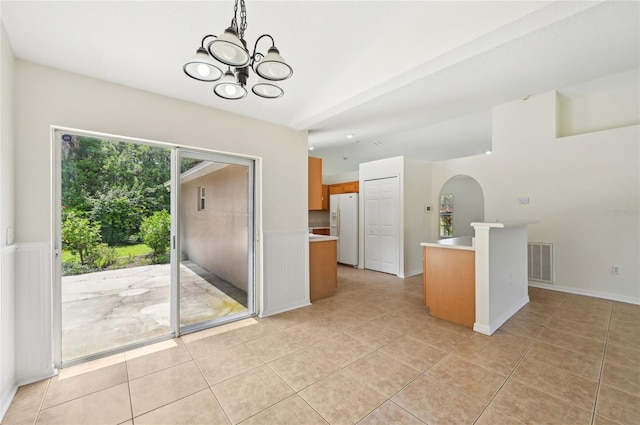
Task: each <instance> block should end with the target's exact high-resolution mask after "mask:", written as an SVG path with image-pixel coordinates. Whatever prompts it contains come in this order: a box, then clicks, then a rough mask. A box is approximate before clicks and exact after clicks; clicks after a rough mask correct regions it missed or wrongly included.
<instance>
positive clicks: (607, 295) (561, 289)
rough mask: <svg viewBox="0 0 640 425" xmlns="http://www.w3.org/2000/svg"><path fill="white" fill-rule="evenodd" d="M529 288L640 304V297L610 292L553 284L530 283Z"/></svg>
mask: <svg viewBox="0 0 640 425" xmlns="http://www.w3.org/2000/svg"><path fill="white" fill-rule="evenodd" d="M529 286H531V287H534V288H541V289H548V290H550V291H558V292H566V293H568V294H576V295H585V296H587V297H595V298H604V299H605V300H612V301H620V302H623V303H629V304H639V305H640V297H627V296H625V295H618V294H612V293H610V292H600V291H591V290H589V289H580V288H573V287H570V286H562V285H556V284H551V283H541V282H534V281H531V280H530V281H529Z"/></svg>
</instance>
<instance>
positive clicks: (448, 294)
mask: <svg viewBox="0 0 640 425" xmlns="http://www.w3.org/2000/svg"><path fill="white" fill-rule="evenodd" d="M423 264H424V266H423V270H424V273H423V275H422V277H423V285H424V286H423V296H424V303H425V305H427V306H428V307H429V314H430V315H431V316H433V317H438V318H440V319H444V320H448V321H449V322H453V323H457V324H459V325H462V326H466V327H468V328H472V329H473V324H474V323H475V319H476V280H475V279H476V277H475V251H470V250H461V249H450V248H433V247H424V249H423Z"/></svg>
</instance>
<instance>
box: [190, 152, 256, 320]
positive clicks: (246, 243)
mask: <svg viewBox="0 0 640 425" xmlns="http://www.w3.org/2000/svg"><path fill="white" fill-rule="evenodd" d="M179 186H180V196H179V216H178V217H179V223H180V224H179V234H180V244H179V247H180V269H179V283H180V325H181V327H182V329H181V331H182V332H184V331H190V330H194V329H200V328H203V327H208V326H211V325H213V324H217V323H222V322H227V321H229V320H233V319H235V318H237V317H239V316H246V315H247V314H251V313H253V309H252V305H253V299H252V294H253V290H252V289H253V288H252V287H253V240H254V236H253V222H254V212H253V161H250V160H245V159H241V158H232V157H226V156H219V155H212V154H205V153H199V152H193V151H185V150H181V151H180V178H179Z"/></svg>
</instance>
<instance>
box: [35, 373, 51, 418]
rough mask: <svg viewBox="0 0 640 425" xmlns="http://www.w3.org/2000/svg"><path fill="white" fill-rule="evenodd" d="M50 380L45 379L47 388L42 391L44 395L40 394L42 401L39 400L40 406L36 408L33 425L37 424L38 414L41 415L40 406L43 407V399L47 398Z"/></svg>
mask: <svg viewBox="0 0 640 425" xmlns="http://www.w3.org/2000/svg"><path fill="white" fill-rule="evenodd" d="M51 379H52V378H49V379H47V388H45V390H44V394H42V400H40V406H38V413H37V414H36V418H35V419H34V420H33V425H36V424H37V423H38V419H40V413H42V406H44V398H45V397H46V396H47V392H49V385H51Z"/></svg>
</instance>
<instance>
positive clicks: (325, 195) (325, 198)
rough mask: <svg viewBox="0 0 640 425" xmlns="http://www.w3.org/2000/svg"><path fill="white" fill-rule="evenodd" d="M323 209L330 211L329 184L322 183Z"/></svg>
mask: <svg viewBox="0 0 640 425" xmlns="http://www.w3.org/2000/svg"><path fill="white" fill-rule="evenodd" d="M322 211H329V186H328V185H326V184H323V185H322Z"/></svg>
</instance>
